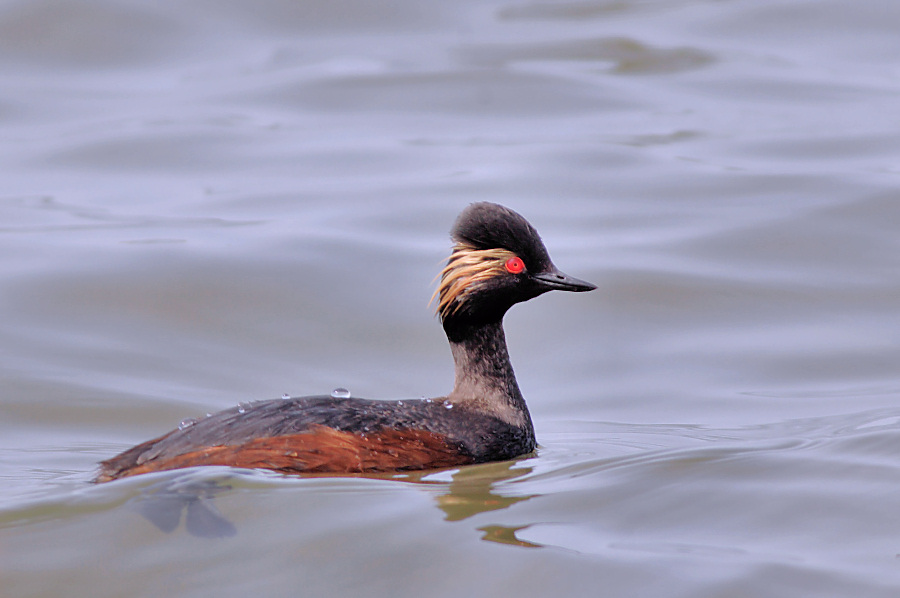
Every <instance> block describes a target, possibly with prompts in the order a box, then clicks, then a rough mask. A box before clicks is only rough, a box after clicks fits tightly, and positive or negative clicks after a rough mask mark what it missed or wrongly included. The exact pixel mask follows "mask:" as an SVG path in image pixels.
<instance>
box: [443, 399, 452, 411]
mask: <svg viewBox="0 0 900 598" xmlns="http://www.w3.org/2000/svg"><path fill="white" fill-rule="evenodd" d="M444 409H453V403H451V402H450V401H444Z"/></svg>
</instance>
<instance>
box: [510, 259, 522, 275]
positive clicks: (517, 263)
mask: <svg viewBox="0 0 900 598" xmlns="http://www.w3.org/2000/svg"><path fill="white" fill-rule="evenodd" d="M524 269H525V262H523V261H522V258H520V257H511V258H509V259H508V260H506V271H507V272H510V273H512V274H518V273H519V272H521V271H522V270H524Z"/></svg>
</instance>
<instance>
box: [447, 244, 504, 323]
mask: <svg viewBox="0 0 900 598" xmlns="http://www.w3.org/2000/svg"><path fill="white" fill-rule="evenodd" d="M515 256H516V254H515V253H513V252H512V251H509V250H507V249H476V248H475V247H472V246H471V245H468V244H466V243H457V244H456V245H455V246H454V247H453V252H452V253H451V254H450V258H449V259H448V260H447V265H446V266H444V269H443V270H441V273H440V274H439V275H438V276H440V278H441V282H440V284H438V288H437V289H436V290H435V291H434V294H433V295H432V296H431V301H430V302H429V305H430V304H431V303H433V302H434V300H435V299H438V304H437V314H438V315H439V316H440V317H441V319H444V318H447V317H448V316H451V315H453V314H455V313H456V312H457V311H459V310H460V308H462V306H463V305H464V304H465V302H466V300H467V299H468V297H469V296H470V295H471V294H472V293H473V292H474V291H476V290H478V287H479V286H481V285H482V284H483V283H484V282H485V281H487V280H490V279H491V278H493V277H495V276H501V275H504V274H505V273H506V271H505V270H504V264H505V263H506V261H507V260H508V259H509V258H512V257H515Z"/></svg>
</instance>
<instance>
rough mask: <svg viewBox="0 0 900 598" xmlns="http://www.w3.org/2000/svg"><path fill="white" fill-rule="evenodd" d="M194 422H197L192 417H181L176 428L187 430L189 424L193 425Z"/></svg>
mask: <svg viewBox="0 0 900 598" xmlns="http://www.w3.org/2000/svg"><path fill="white" fill-rule="evenodd" d="M196 423H197V420H196V419H194V418H193V417H189V418H187V419H183V420H181V421H180V422H178V429H179V430H187V429H188V428H190V427H191V426H193V425H194V424H196Z"/></svg>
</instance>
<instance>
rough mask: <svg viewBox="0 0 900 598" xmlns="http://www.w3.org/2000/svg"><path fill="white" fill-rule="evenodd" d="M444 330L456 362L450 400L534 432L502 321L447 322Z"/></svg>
mask: <svg viewBox="0 0 900 598" xmlns="http://www.w3.org/2000/svg"><path fill="white" fill-rule="evenodd" d="M444 330H445V331H446V333H447V338H448V339H449V341H450V350H451V351H452V352H453V361H454V362H455V364H456V382H455V384H454V387H453V392H451V393H450V395H449V397H448V398H449V399H450V401H452V402H453V403H457V404H460V405H465V406H467V407H469V408H472V409H475V410H477V411H480V412H482V413H487V414H490V415H493V416H495V417H497V418H499V419H501V420H503V421H505V422H507V423H509V424H512V425H515V426H516V427H520V428H524V429H526V430H529V431H531V432H530V433H531V434H532V435H533V434H534V431H533V426H532V423H531V415H530V414H529V413H528V407H527V406H526V405H525V399H524V398H523V397H522V393H521V392H520V391H519V385H518V383H516V375H515V373H513V369H512V364H510V362H509V353H508V351H507V350H506V335H504V333H503V323H502V320H497V321H494V322H488V323H481V324H479V325H477V326H474V325H471V324H466V323H461V322H458V321H457V322H454V321H445V322H444Z"/></svg>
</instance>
